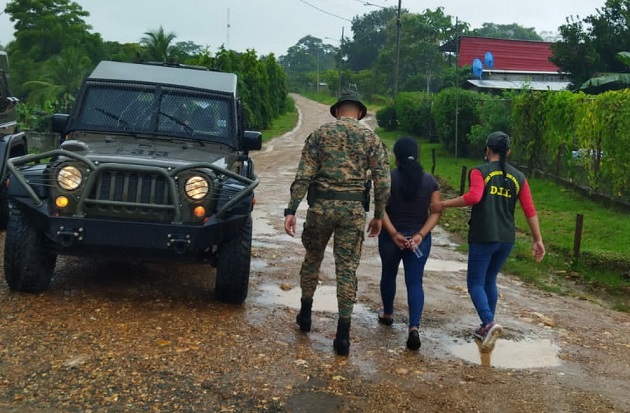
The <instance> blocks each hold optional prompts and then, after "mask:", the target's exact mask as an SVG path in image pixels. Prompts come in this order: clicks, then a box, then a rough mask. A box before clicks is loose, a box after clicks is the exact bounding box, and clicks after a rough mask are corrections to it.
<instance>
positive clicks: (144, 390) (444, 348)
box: [0, 97, 630, 413]
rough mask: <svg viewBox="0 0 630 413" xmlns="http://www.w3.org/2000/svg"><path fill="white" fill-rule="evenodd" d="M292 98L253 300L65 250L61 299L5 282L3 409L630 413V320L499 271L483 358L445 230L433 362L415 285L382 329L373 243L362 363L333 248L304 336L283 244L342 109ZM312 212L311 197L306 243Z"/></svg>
mask: <svg viewBox="0 0 630 413" xmlns="http://www.w3.org/2000/svg"><path fill="white" fill-rule="evenodd" d="M296 99H297V102H298V106H299V108H300V112H301V117H300V123H299V125H298V127H297V128H296V130H294V131H293V132H291V133H288V134H286V135H284V136H281V137H278V138H275V139H273V140H271V141H269V142H268V143H267V144H266V145H265V147H264V148H263V151H261V152H259V153H256V154H255V155H254V158H255V161H256V167H257V171H258V173H259V175H260V178H261V185H260V187H259V188H258V190H257V192H256V199H257V204H256V207H255V213H254V222H255V224H254V248H253V258H252V274H251V282H250V293H249V297H248V299H247V301H246V302H245V304H244V305H243V306H237V307H235V306H229V305H225V304H222V303H219V302H218V301H216V300H215V298H214V296H213V285H214V273H213V270H212V269H211V268H209V267H208V266H205V265H187V266H180V265H171V264H168V265H164V264H142V263H133V264H130V263H124V262H123V263H120V262H111V261H103V260H92V259H77V258H66V257H64V258H60V259H59V261H58V264H57V268H56V270H55V278H54V279H53V282H52V284H51V287H50V289H49V290H48V291H47V292H45V293H43V294H35V295H31V294H17V293H13V292H10V291H9V289H8V287H7V285H6V283H5V281H4V276H1V277H0V315H1V316H0V412H20V413H21V412H27V413H28V412H32V413H36V412H37V413H52V412H86V413H87V412H410V411H419V410H421V411H425V412H482V411H483V412H536V413H539V412H581V411H584V412H617V411H619V412H621V411H625V412H630V396H629V395H630V315H628V314H624V313H618V312H614V311H611V310H608V309H606V308H603V307H601V306H599V305H597V304H594V303H591V302H587V301H581V300H577V299H573V298H567V297H561V296H556V295H553V294H548V293H545V292H541V291H538V290H536V289H533V288H531V287H529V286H527V285H524V284H523V283H521V282H520V281H519V280H518V279H516V278H514V277H511V276H508V275H505V276H501V277H500V280H499V288H500V293H501V297H500V300H499V306H498V309H497V319H498V321H499V322H501V324H502V325H503V326H504V328H505V334H504V338H503V339H502V340H500V341H499V342H498V344H497V346H496V348H495V350H494V352H493V353H492V354H491V356H490V357H484V358H482V357H481V356H480V354H479V353H478V351H477V347H476V345H475V343H474V341H473V340H472V339H471V328H472V327H473V326H474V325H475V324H477V318H476V315H475V312H474V310H473V307H472V304H471V303H470V300H469V298H468V295H467V293H466V289H465V288H466V281H465V264H466V261H465V256H462V255H461V254H460V253H458V252H456V251H455V245H454V244H453V243H452V242H451V241H449V238H448V236H447V234H446V233H444V232H443V231H441V230H437V231H436V232H435V233H434V234H435V235H434V246H433V250H432V253H431V256H430V258H429V261H428V265H427V272H426V274H425V283H424V284H425V293H426V305H425V311H424V315H423V321H422V327H421V339H422V348H421V349H420V351H419V352H417V353H415V352H410V351H408V350H407V349H406V348H405V340H406V324H405V323H406V312H407V309H406V301H405V290H404V288H405V287H404V282H403V281H402V277H400V278H399V285H398V294H397V297H396V308H397V314H396V316H395V323H394V325H393V326H392V327H385V326H382V325H379V324H378V323H377V322H376V316H377V312H378V309H379V305H380V298H379V287H378V283H379V271H380V264H379V259H378V253H377V249H376V240H375V239H367V240H366V243H365V247H364V251H363V257H362V262H361V265H360V267H359V271H358V273H359V293H358V298H359V303H358V304H357V306H356V307H355V315H354V318H353V326H352V331H351V337H352V346H351V350H350V356H349V357H347V358H345V357H338V356H336V355H335V354H334V351H333V348H332V339H333V336H334V333H335V326H336V298H335V288H334V267H333V262H332V257H331V254H327V256H326V259H325V260H324V264H323V268H322V273H321V284H320V287H319V289H318V291H317V293H316V295H315V304H314V311H315V312H314V317H313V331H312V332H311V333H310V334H308V335H305V334H302V333H301V332H300V331H299V330H298V328H297V326H296V324H295V314H296V311H297V308H298V305H299V297H300V293H299V283H298V271H299V266H300V263H301V259H302V255H303V249H302V245H301V243H300V241H299V238H296V239H292V238H290V237H288V236H287V235H285V234H284V231H283V230H282V224H283V216H282V210H283V208H285V207H286V203H287V200H288V196H289V190H288V188H289V185H290V183H291V181H292V179H293V175H294V172H295V168H296V166H297V162H298V158H299V153H300V150H301V147H302V144H303V142H304V139H305V137H306V136H307V134H308V133H309V132H310V131H311V130H312V129H314V128H315V127H317V126H319V125H320V124H322V123H323V122H326V121H328V120H330V119H331V118H330V114H329V112H328V107H326V106H323V105H320V104H317V103H314V102H311V101H308V100H305V99H302V98H299V97H297V98H296ZM369 121H370V119H368V122H369ZM372 121H373V120H372ZM304 217H305V202H303V203H302V206H301V209H300V210H299V211H298V228H299V229H300V231H299V233H298V236H299V234H300V233H301V225H302V223H303V219H304ZM549 225H552V223H546V222H543V223H542V226H543V232H544V231H549V230H551V228H549ZM0 242H3V235H2V238H1V239H0ZM0 251H1V248H0ZM532 265H534V264H532Z"/></svg>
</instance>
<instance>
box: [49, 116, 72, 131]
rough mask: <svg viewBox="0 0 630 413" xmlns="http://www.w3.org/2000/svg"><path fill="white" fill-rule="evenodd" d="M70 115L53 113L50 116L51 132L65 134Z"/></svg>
mask: <svg viewBox="0 0 630 413" xmlns="http://www.w3.org/2000/svg"><path fill="white" fill-rule="evenodd" d="M69 118H70V115H67V114H65V113H55V114H54V115H52V130H53V132H57V133H65V131H66V126H67V125H68V119H69Z"/></svg>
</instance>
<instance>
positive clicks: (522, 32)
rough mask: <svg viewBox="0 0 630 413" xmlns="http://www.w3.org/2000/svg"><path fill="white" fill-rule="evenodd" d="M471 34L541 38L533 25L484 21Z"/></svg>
mask: <svg viewBox="0 0 630 413" xmlns="http://www.w3.org/2000/svg"><path fill="white" fill-rule="evenodd" d="M470 35H471V36H479V37H491V38H493V39H513V40H538V41H542V38H541V37H540V36H539V35H538V34H537V33H536V29H535V28H533V27H523V26H520V25H518V24H516V23H512V24H495V23H484V24H483V25H482V26H481V28H478V29H474V30H472V31H471V32H470Z"/></svg>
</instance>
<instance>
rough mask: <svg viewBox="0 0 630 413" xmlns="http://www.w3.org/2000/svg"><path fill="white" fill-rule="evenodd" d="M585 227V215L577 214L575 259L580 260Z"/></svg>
mask: <svg viewBox="0 0 630 413" xmlns="http://www.w3.org/2000/svg"><path fill="white" fill-rule="evenodd" d="M583 225H584V215H582V214H577V217H576V218H575V236H574V237H573V258H575V259H576V260H577V259H578V258H580V246H581V245H582V228H583Z"/></svg>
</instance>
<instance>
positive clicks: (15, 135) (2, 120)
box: [0, 51, 27, 229]
mask: <svg viewBox="0 0 630 413" xmlns="http://www.w3.org/2000/svg"><path fill="white" fill-rule="evenodd" d="M17 104H18V99H17V98H16V97H14V96H12V95H11V91H10V89H9V58H8V57H7V54H6V53H5V52H3V51H0V165H1V167H0V229H5V228H6V226H7V220H8V217H9V215H8V213H9V209H8V204H7V195H6V185H5V180H6V163H7V162H6V161H7V159H9V158H10V157H13V156H20V155H25V154H26V153H27V146H26V137H25V135H24V133H23V132H20V131H19V128H18V123H17V114H16V111H15V107H16V105H17Z"/></svg>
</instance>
